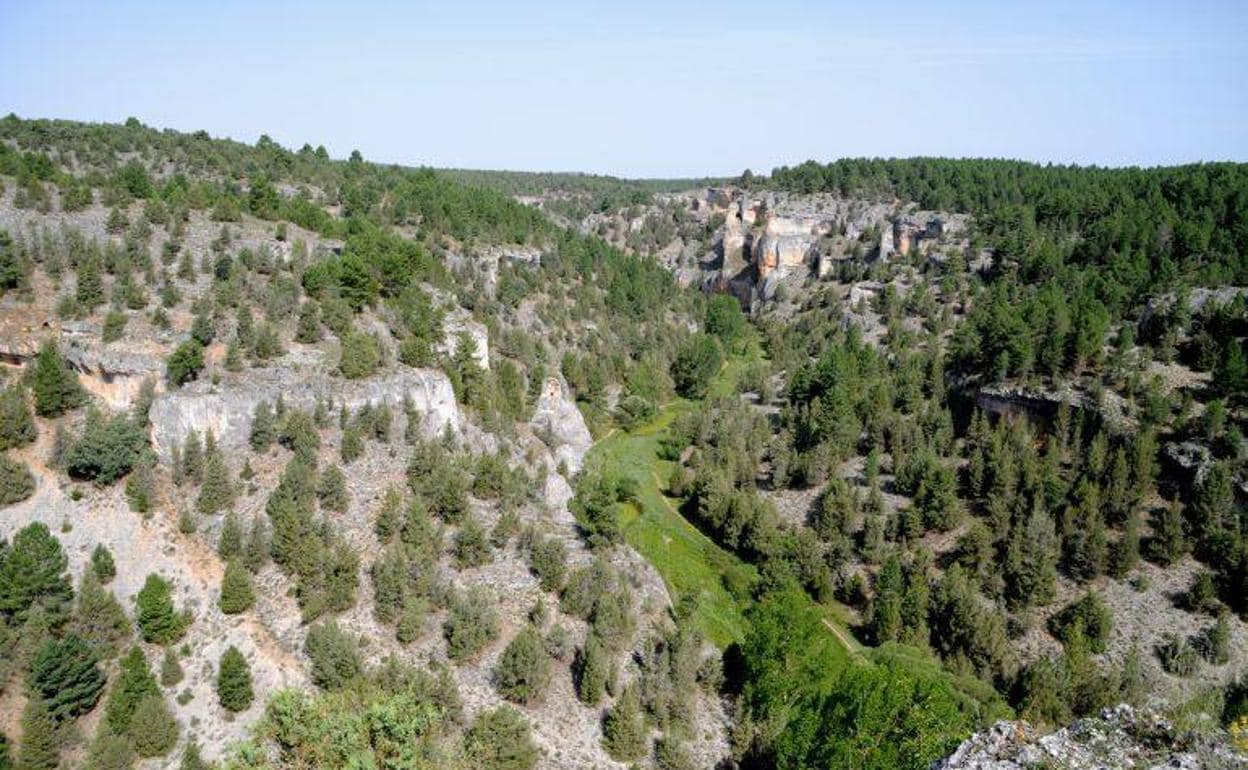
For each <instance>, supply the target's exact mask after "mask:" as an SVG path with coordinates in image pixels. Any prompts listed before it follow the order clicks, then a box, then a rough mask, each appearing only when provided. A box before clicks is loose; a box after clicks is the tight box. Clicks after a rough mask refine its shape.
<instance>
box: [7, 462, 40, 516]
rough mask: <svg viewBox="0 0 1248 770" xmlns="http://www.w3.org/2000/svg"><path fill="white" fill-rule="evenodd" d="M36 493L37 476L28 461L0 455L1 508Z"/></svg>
mask: <svg viewBox="0 0 1248 770" xmlns="http://www.w3.org/2000/svg"><path fill="white" fill-rule="evenodd" d="M34 493H35V477H34V475H33V474H31V472H30V468H28V467H27V466H26V463H23V462H18V461H17V460H10V459H9V458H8V457H7V456H6V455H0V508H3V507H4V506H6V505H13V504H15V503H20V502H21V501H23V500H25V499H26V498H28V497H30V496H31V495H33V494H34Z"/></svg>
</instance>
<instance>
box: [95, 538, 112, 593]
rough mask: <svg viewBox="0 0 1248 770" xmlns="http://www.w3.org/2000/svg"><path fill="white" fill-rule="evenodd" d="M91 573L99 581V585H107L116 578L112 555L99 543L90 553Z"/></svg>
mask: <svg viewBox="0 0 1248 770" xmlns="http://www.w3.org/2000/svg"><path fill="white" fill-rule="evenodd" d="M91 571H92V572H94V573H95V576H96V577H97V578H99V579H100V583H103V584H107V583H109V582H110V581H112V579H113V578H114V577H116V576H117V565H116V564H115V563H114V562H113V554H112V553H111V552H110V551H109V550H108V549H107V548H106V547H104V544H103V543H100V544H99V545H97V546H96V547H95V550H93V551H92V552H91Z"/></svg>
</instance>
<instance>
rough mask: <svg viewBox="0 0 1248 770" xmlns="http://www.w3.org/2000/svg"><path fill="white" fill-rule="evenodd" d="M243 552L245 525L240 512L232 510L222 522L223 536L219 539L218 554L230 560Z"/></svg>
mask: <svg viewBox="0 0 1248 770" xmlns="http://www.w3.org/2000/svg"><path fill="white" fill-rule="evenodd" d="M242 552H243V525H242V523H241V522H239V520H238V514H237V513H235V512H234V511H230V512H229V513H227V514H225V519H224V520H223V521H222V522H221V536H220V538H219V539H218V540H217V555H218V556H220V557H221V558H222V559H225V560H226V561H229V560H230V559H233V558H234V557H236V556H239V555H241V554H242Z"/></svg>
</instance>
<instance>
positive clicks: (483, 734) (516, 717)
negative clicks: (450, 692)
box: [464, 706, 541, 770]
mask: <svg viewBox="0 0 1248 770" xmlns="http://www.w3.org/2000/svg"><path fill="white" fill-rule="evenodd" d="M464 753H465V754H467V756H468V761H469V763H470V766H471V767H474V768H479V769H480V770H530V768H532V767H533V766H535V765H536V764H537V760H538V759H539V758H540V757H541V752H540V751H539V750H538V748H537V746H535V745H534V744H533V739H532V738H531V737H530V736H529V724H528V722H526V721H525V719H524V717H523V716H522V715H521V714H520V712H519V711H516V710H515V709H514V708H512V707H510V706H501V707H499V708H496V709H490V710H489V711H483V712H481V713H480V714H478V715H477V718H476V720H474V721H473V723H472V726H471V727H469V728H468V731H467V732H466V733H465V734H464Z"/></svg>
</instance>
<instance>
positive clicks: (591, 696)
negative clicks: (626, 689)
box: [573, 634, 610, 706]
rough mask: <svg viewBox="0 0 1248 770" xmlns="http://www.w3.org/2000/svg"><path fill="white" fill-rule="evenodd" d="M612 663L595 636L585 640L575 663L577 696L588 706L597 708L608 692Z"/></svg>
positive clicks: (591, 635)
mask: <svg viewBox="0 0 1248 770" xmlns="http://www.w3.org/2000/svg"><path fill="white" fill-rule="evenodd" d="M609 669H610V662H609V661H608V660H607V652H606V650H605V649H603V646H602V642H600V641H598V638H597V637H596V636H594V635H593V634H590V635H589V637H588V638H587V639H586V640H585V646H584V647H582V648H581V649H580V650H579V651H578V652H577V656H576V660H575V661H574V663H573V671H574V672H575V676H576V696H577V697H578V698H580V699H581V702H582V703H584V704H585V705H587V706H597V705H598V702H599V701H601V700H602V696H603V692H604V691H605V690H606V686H607V678H608V675H609V673H610V671H609Z"/></svg>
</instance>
